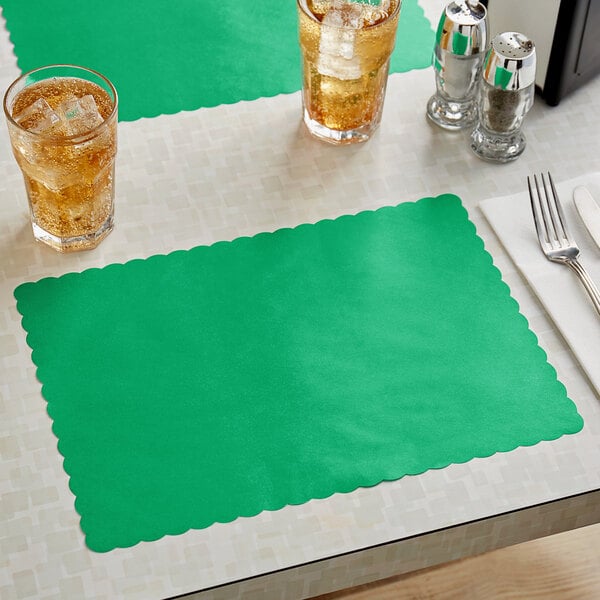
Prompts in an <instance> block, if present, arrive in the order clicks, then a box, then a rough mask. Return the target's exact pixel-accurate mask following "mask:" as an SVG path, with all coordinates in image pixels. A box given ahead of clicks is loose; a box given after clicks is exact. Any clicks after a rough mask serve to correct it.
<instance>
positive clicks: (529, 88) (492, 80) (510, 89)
mask: <svg viewBox="0 0 600 600" xmlns="http://www.w3.org/2000/svg"><path fill="white" fill-rule="evenodd" d="M535 67H536V57H535V46H534V44H533V42H532V41H531V40H530V39H529V38H527V37H526V36H524V35H523V34H521V33H517V32H514V31H509V32H505V33H501V34H499V35H497V36H496V37H495V38H494V40H493V41H492V45H491V47H490V49H489V51H488V53H487V55H486V58H485V62H484V67H483V77H482V79H481V83H480V89H479V100H478V102H479V117H478V123H477V125H476V127H475V129H474V130H473V132H472V134H471V149H472V150H473V152H475V154H477V156H479V157H480V158H483V159H485V160H490V161H494V162H508V161H511V160H515V159H516V158H518V157H519V156H520V155H521V154H522V153H523V150H525V145H526V139H525V136H524V135H523V132H522V131H521V126H522V125H523V120H524V118H525V115H526V114H527V113H528V112H529V110H530V108H531V107H532V105H533V99H534V96H535Z"/></svg>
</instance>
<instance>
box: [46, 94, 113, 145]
mask: <svg viewBox="0 0 600 600" xmlns="http://www.w3.org/2000/svg"><path fill="white" fill-rule="evenodd" d="M57 110H58V113H59V115H60V117H61V120H62V121H63V124H64V126H65V130H66V135H81V134H83V133H86V132H87V131H90V130H91V129H94V127H97V126H98V125H100V124H101V123H103V122H104V119H103V118H102V116H101V115H100V112H99V111H98V106H97V105H96V101H95V100H94V96H92V95H91V94H87V95H86V96H83V97H81V98H75V97H74V98H69V99H68V100H65V101H64V102H62V103H61V104H60V105H59V107H58V109H57Z"/></svg>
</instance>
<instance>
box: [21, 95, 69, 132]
mask: <svg viewBox="0 0 600 600" xmlns="http://www.w3.org/2000/svg"><path fill="white" fill-rule="evenodd" d="M13 118H14V120H15V121H16V122H17V123H18V124H19V125H20V126H21V127H23V129H27V131H33V132H35V133H52V132H54V131H56V130H57V129H58V127H59V126H60V117H59V116H58V114H57V113H55V112H54V111H53V110H52V108H50V105H49V104H48V102H46V100H45V99H44V98H38V99H37V100H36V101H35V102H34V103H33V104H30V105H29V106H28V107H27V108H26V109H25V110H23V111H21V112H20V113H19V114H18V115H16V116H14V117H13Z"/></svg>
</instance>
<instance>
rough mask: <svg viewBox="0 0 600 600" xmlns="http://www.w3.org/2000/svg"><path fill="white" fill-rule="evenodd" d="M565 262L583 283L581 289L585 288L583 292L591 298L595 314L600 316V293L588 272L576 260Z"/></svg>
mask: <svg viewBox="0 0 600 600" xmlns="http://www.w3.org/2000/svg"><path fill="white" fill-rule="evenodd" d="M566 262H567V264H568V265H569V267H571V269H573V271H575V273H576V274H577V277H579V279H580V280H581V283H583V287H585V291H586V292H587V293H588V295H589V297H590V298H591V300H592V304H593V305H594V308H595V309H596V312H597V313H598V314H599V315H600V291H598V288H597V287H596V284H595V283H594V282H593V281H592V278H591V277H590V276H589V275H588V272H587V271H586V270H585V269H584V268H583V265H582V264H581V263H580V262H579V261H578V260H577V259H576V258H572V259H571V260H567V261H566Z"/></svg>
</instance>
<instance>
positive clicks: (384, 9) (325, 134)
mask: <svg viewBox="0 0 600 600" xmlns="http://www.w3.org/2000/svg"><path fill="white" fill-rule="evenodd" d="M297 4H298V16H299V32H300V47H301V50H302V62H303V85H302V95H303V105H304V122H305V124H306V126H307V128H308V130H309V131H310V133H311V134H313V135H315V136H316V137H319V138H322V139H325V140H326V141H330V142H333V143H353V142H361V141H365V140H366V139H368V138H369V136H370V135H371V133H372V132H373V131H374V130H375V128H376V127H377V126H378V125H379V122H380V120H381V112H382V108H383V102H384V98H385V89H386V84H387V77H388V71H389V59H390V55H391V53H392V50H393V49H394V44H395V39H396V29H397V27H398V18H399V14H400V0H389V1H386V0H383V1H382V2H381V3H380V4H369V3H364V2H351V1H348V0H297Z"/></svg>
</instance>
